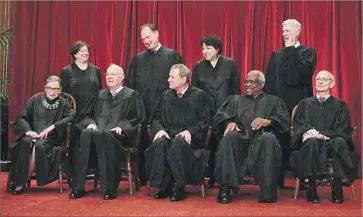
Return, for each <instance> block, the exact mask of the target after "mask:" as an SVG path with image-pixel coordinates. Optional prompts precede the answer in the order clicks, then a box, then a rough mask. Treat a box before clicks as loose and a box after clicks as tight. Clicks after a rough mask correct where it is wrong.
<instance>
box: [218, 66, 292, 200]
mask: <svg viewBox="0 0 363 217" xmlns="http://www.w3.org/2000/svg"><path fill="white" fill-rule="evenodd" d="M264 84H265V76H264V74H263V73H262V72H260V71H257V70H252V71H250V72H249V73H248V74H247V76H246V78H245V81H244V85H245V93H246V95H242V96H241V95H233V96H230V97H228V98H227V100H226V101H225V102H224V103H223V104H222V106H221V107H220V109H219V110H218V111H217V113H216V115H215V116H214V119H213V129H214V131H215V132H216V133H217V134H218V135H220V136H221V137H222V139H221V141H220V142H219V145H218V151H217V154H216V169H215V173H214V175H215V180H216V182H217V183H218V184H219V185H220V188H219V194H218V198H217V202H219V203H230V202H231V201H232V198H231V194H230V191H231V190H233V191H234V192H236V191H238V189H239V187H240V184H241V183H242V182H243V177H244V176H245V175H249V174H251V175H253V176H254V178H255V181H256V183H257V184H258V185H259V186H260V190H261V192H260V199H259V202H261V203H273V202H276V201H277V199H278V198H277V180H278V177H279V173H280V169H281V161H282V152H281V147H280V144H279V141H278V138H279V136H280V135H281V134H283V133H286V132H288V130H289V115H288V112H287V110H286V107H285V105H284V103H283V101H282V100H281V98H279V97H276V96H272V95H269V94H266V93H264V92H263V91H262V90H263V86H264Z"/></svg>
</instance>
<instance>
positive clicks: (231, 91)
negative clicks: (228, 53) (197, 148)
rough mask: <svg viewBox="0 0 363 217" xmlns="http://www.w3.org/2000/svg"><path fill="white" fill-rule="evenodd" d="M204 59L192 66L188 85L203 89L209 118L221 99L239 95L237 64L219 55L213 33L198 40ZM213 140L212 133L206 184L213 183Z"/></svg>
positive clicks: (218, 47)
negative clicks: (207, 102) (208, 175)
mask: <svg viewBox="0 0 363 217" xmlns="http://www.w3.org/2000/svg"><path fill="white" fill-rule="evenodd" d="M200 46H201V48H202V54H203V57H204V59H203V60H200V61H198V62H197V63H196V64H195V65H194V69H193V73H192V85H193V86H195V87H198V88H200V89H202V90H204V91H206V92H207V94H208V96H209V97H208V98H209V102H210V106H209V107H210V108H211V110H210V112H211V115H212V117H213V116H214V114H215V113H216V112H217V110H218V109H219V107H220V106H221V105H222V103H223V102H224V100H225V99H227V98H228V96H230V95H235V94H240V75H239V71H238V69H237V65H236V63H235V61H234V60H232V59H231V58H228V57H225V56H222V51H223V42H222V40H221V39H220V38H219V37H217V36H216V35H207V36H204V37H203V38H202V39H201V41H200ZM217 144H218V143H217V140H216V138H214V137H213V136H212V138H211V144H210V150H211V153H210V159H209V163H208V170H209V173H210V180H209V182H208V186H210V187H212V186H214V178H213V177H214V176H213V173H214V161H215V160H214V158H215V151H216V148H217Z"/></svg>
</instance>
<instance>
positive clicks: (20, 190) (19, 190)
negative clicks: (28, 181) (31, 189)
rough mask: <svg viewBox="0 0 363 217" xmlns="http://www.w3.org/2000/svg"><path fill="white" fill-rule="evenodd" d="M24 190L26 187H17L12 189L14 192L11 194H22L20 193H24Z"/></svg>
mask: <svg viewBox="0 0 363 217" xmlns="http://www.w3.org/2000/svg"><path fill="white" fill-rule="evenodd" d="M18 187H21V188H18ZM25 188H26V185H22V186H17V187H15V188H14V190H13V191H12V192H13V194H14V195H16V194H22V193H24V190H25Z"/></svg>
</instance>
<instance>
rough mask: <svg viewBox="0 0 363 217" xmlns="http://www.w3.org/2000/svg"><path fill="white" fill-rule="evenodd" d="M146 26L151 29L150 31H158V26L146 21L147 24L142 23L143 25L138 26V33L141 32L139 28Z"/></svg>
mask: <svg viewBox="0 0 363 217" xmlns="http://www.w3.org/2000/svg"><path fill="white" fill-rule="evenodd" d="M146 27H149V29H150V30H151V31H153V32H154V31H158V30H159V29H158V27H157V26H155V25H154V24H152V23H147V24H144V25H142V26H140V28H139V30H138V32H139V33H141V30H143V29H144V28H146Z"/></svg>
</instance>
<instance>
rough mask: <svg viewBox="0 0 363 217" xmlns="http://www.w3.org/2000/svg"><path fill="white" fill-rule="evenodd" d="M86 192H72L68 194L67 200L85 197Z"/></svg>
mask: <svg viewBox="0 0 363 217" xmlns="http://www.w3.org/2000/svg"><path fill="white" fill-rule="evenodd" d="M85 193H86V191H85V190H73V191H72V192H71V193H70V194H69V199H78V198H81V197H83V196H84V195H85Z"/></svg>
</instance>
